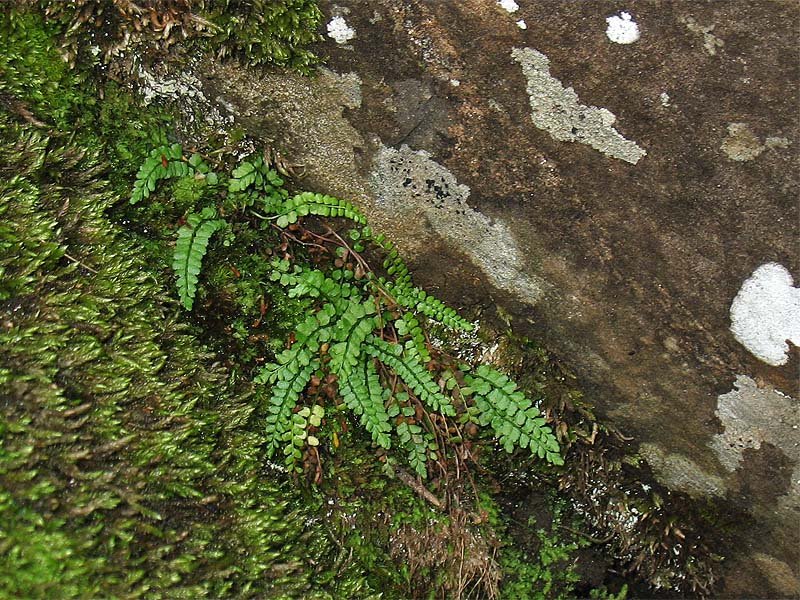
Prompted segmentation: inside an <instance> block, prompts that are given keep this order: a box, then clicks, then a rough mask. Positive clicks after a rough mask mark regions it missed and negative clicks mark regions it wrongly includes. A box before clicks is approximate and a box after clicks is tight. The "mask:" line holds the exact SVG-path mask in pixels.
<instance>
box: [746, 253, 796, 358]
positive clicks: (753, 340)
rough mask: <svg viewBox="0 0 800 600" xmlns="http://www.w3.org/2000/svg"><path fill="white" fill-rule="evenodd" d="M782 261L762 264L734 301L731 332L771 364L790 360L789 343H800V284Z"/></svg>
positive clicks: (758, 356)
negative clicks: (796, 285)
mask: <svg viewBox="0 0 800 600" xmlns="http://www.w3.org/2000/svg"><path fill="white" fill-rule="evenodd" d="M793 284H794V280H793V279H792V276H791V274H790V273H789V271H787V270H786V269H785V268H784V267H783V266H782V265H779V264H777V263H767V264H765V265H761V266H760V267H759V268H758V269H756V270H755V271H754V272H753V274H752V275H751V276H750V277H749V278H748V279H747V280H746V281H745V282H744V283H743V284H742V287H741V289H740V290H739V293H738V294H736V297H735V298H734V299H733V303H732V304H731V332H732V333H733V335H734V337H735V338H736V340H737V341H738V342H739V343H740V344H742V345H743V346H744V347H745V348H747V349H748V350H749V351H750V352H751V353H752V354H753V355H755V356H756V357H757V358H758V359H760V360H762V361H764V362H765V363H767V364H768V365H772V366H779V365H784V364H786V362H787V361H788V360H789V359H788V356H787V353H788V352H789V344H788V343H787V341H788V342H791V343H792V344H794V345H795V346H800V288H797V287H794V286H793Z"/></svg>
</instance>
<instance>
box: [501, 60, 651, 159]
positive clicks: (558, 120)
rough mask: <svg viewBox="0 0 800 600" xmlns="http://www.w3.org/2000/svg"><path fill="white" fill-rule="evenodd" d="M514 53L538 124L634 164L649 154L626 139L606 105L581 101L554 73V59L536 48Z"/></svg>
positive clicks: (556, 135)
mask: <svg viewBox="0 0 800 600" xmlns="http://www.w3.org/2000/svg"><path fill="white" fill-rule="evenodd" d="M511 56H512V57H513V59H514V60H515V61H517V62H518V63H519V64H520V65H521V66H522V73H523V74H524V75H525V78H526V79H527V80H528V85H527V91H528V96H529V98H530V104H531V119H532V120H533V123H534V125H536V127H538V128H539V129H543V130H544V131H546V132H547V133H549V134H550V135H551V136H553V138H555V139H556V140H559V141H562V142H580V143H582V144H587V145H589V146H591V147H592V148H594V149H595V150H599V151H600V152H602V153H603V154H605V155H607V156H611V157H613V158H619V159H621V160H624V161H627V162H629V163H632V164H636V163H637V162H639V159H641V158H642V157H643V156H645V155H646V154H647V152H645V151H644V150H643V149H642V148H640V147H639V146H638V145H637V144H636V142H632V141H630V140H627V139H625V138H624V137H623V136H622V134H620V133H619V132H618V131H617V130H616V129H614V127H612V125H613V124H614V123H615V122H616V120H617V118H616V116H614V114H613V113H612V112H611V111H609V110H606V109H605V108H598V107H597V106H587V105H585V104H581V103H580V101H579V99H578V94H576V93H575V90H574V89H572V88H571V87H564V86H563V85H562V83H561V82H560V81H559V80H558V79H556V78H555V77H553V76H552V75H551V74H550V60H549V59H548V58H547V57H546V56H545V55H544V54H542V53H541V52H539V51H537V50H534V49H532V48H514V50H512V52H511Z"/></svg>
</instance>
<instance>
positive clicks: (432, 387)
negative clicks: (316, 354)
mask: <svg viewBox="0 0 800 600" xmlns="http://www.w3.org/2000/svg"><path fill="white" fill-rule="evenodd" d="M403 350H404V348H403V346H400V345H398V344H390V343H389V342H387V341H385V340H382V339H380V338H377V337H374V336H373V337H370V338H368V339H367V340H366V342H365V344H364V352H366V353H367V354H368V355H370V356H372V357H374V358H377V359H378V360H380V361H381V362H383V363H384V364H386V365H387V366H388V367H390V368H391V369H392V370H393V371H394V372H395V373H397V375H398V376H399V377H400V379H402V380H403V381H404V382H405V383H406V384H407V385H408V386H409V388H410V389H411V390H413V392H414V393H415V394H416V395H417V397H418V398H419V399H420V400H421V401H422V402H424V403H425V404H427V405H429V406H430V407H431V408H433V410H435V411H437V412H441V413H442V414H443V415H447V416H455V414H456V410H455V408H454V407H453V404H452V403H451V402H450V399H449V398H447V397H446V396H445V395H444V394H442V392H441V391H440V390H439V386H438V385H437V383H436V382H435V381H434V379H433V377H432V376H431V373H430V371H428V370H427V369H426V368H425V366H424V365H423V364H422V363H421V362H420V361H419V359H418V355H417V354H415V353H414V352H413V351H410V352H409V351H408V348H406V350H407V352H406V353H404V352H403Z"/></svg>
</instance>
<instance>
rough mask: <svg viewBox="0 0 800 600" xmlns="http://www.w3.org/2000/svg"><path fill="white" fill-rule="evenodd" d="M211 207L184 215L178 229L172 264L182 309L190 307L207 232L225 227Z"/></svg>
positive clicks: (195, 289)
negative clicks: (184, 218)
mask: <svg viewBox="0 0 800 600" xmlns="http://www.w3.org/2000/svg"><path fill="white" fill-rule="evenodd" d="M214 216H216V212H215V211H214V210H213V209H207V210H203V211H202V212H201V213H200V214H197V213H192V214H190V215H188V216H187V217H186V224H185V225H183V226H182V227H181V228H180V229H178V239H177V241H176V242H175V252H174V254H173V257H172V268H173V270H174V271H175V273H176V275H177V276H178V281H177V286H178V295H179V296H180V299H181V304H183V306H184V308H186V310H192V305H193V304H194V297H195V294H196V293H197V282H198V277H199V275H200V270H201V268H202V263H203V257H204V256H205V255H206V251H207V250H208V242H209V239H210V238H211V236H212V235H213V234H214V233H215V232H216V231H219V230H220V229H222V228H223V227H225V225H226V222H225V221H224V220H223V219H214V218H213V217H214Z"/></svg>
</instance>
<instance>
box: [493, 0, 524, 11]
mask: <svg viewBox="0 0 800 600" xmlns="http://www.w3.org/2000/svg"><path fill="white" fill-rule="evenodd" d="M497 4H498V5H499V6H500V8H502V9H503V10H505V11H506V12H509V13H515V12H517V11H518V10H519V4H517V3H516V2H514V0H497Z"/></svg>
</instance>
